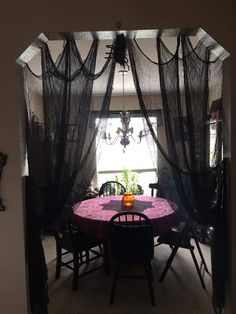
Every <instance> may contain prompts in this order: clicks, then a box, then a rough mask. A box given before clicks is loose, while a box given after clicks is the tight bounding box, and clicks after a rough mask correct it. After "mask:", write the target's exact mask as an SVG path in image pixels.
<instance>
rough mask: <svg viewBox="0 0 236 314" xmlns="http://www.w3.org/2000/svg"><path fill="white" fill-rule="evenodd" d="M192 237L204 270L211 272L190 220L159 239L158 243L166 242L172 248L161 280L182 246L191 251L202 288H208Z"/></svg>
mask: <svg viewBox="0 0 236 314" xmlns="http://www.w3.org/2000/svg"><path fill="white" fill-rule="evenodd" d="M191 239H193V240H194V241H195V244H196V248H197V250H198V253H199V255H200V258H201V263H202V265H203V267H204V270H205V271H206V272H207V273H209V270H208V267H207V264H206V261H205V259H204V256H203V253H202V250H201V247H200V244H199V242H198V240H197V237H196V235H195V233H194V229H193V228H192V224H191V223H190V222H186V223H184V224H183V226H182V228H178V229H173V230H171V231H169V232H168V233H166V234H164V235H161V236H159V237H158V239H157V245H161V244H166V245H169V246H170V247H171V249H172V251H171V254H170V256H169V258H168V259H167V261H166V265H165V268H164V270H163V272H162V273H161V276H160V278H159V281H160V282H162V281H163V280H164V278H165V276H166V273H167V271H168V270H169V268H170V266H171V264H172V262H173V259H174V257H175V255H176V253H177V251H178V249H179V248H182V249H188V250H189V251H190V253H191V256H192V259H193V262H194V265H195V267H196V270H197V274H198V277H199V279H200V281H201V285H202V288H203V289H206V286H205V283H204V280H203V276H202V274H201V270H200V267H199V265H198V262H197V259H196V256H195V253H194V248H195V247H194V245H192V244H191Z"/></svg>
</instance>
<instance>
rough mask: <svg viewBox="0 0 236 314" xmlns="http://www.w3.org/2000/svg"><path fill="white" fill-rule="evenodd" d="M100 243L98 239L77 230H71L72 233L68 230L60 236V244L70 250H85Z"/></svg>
mask: <svg viewBox="0 0 236 314" xmlns="http://www.w3.org/2000/svg"><path fill="white" fill-rule="evenodd" d="M102 243H103V241H99V240H98V239H96V238H94V237H92V236H89V235H87V234H84V233H82V232H79V231H76V232H73V233H72V234H70V233H69V232H68V233H64V234H63V236H62V238H61V246H62V247H63V248H64V249H65V250H67V251H70V252H73V251H79V252H81V251H85V250H88V249H90V248H93V247H95V246H98V245H99V244H102Z"/></svg>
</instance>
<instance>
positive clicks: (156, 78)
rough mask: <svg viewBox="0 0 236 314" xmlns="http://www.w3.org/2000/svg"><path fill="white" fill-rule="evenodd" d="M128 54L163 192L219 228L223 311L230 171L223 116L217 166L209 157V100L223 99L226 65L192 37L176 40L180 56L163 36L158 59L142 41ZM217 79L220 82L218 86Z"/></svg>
mask: <svg viewBox="0 0 236 314" xmlns="http://www.w3.org/2000/svg"><path fill="white" fill-rule="evenodd" d="M128 50H129V58H130V63H131V70H132V73H133V78H134V83H135V87H136V92H137V96H138V99H139V103H140V107H141V110H142V112H143V115H144V117H145V120H146V123H147V125H148V127H149V129H150V134H151V135H152V138H153V141H154V142H155V143H156V145H157V148H158V151H159V159H158V164H159V170H160V171H159V175H158V177H159V179H158V183H159V186H160V191H161V192H162V194H163V196H164V197H167V198H170V199H171V200H172V201H175V202H176V203H177V204H178V206H179V209H180V213H181V215H182V218H183V219H185V220H186V219H191V220H192V221H194V222H196V223H199V224H201V225H203V226H206V227H207V226H209V225H211V226H213V228H214V236H213V244H212V250H213V254H212V269H213V273H214V274H213V277H212V278H213V306H214V310H215V312H216V313H218V311H219V312H220V311H221V310H222V308H223V307H224V297H223V295H224V287H225V274H226V273H225V270H226V266H227V260H226V256H227V254H226V253H225V247H223V243H224V245H225V246H227V241H226V240H227V237H226V230H225V221H226V209H225V206H224V196H223V195H222V191H223V187H224V180H223V178H224V171H225V167H224V163H223V161H222V121H221V120H220V119H219V118H221V112H219V115H218V120H217V125H216V128H217V132H216V142H215V146H214V153H213V157H214V163H213V162H212V161H211V159H210V125H211V120H210V112H209V111H210V100H211V99H212V98H213V97H216V96H217V97H221V84H220V83H219V82H222V76H221V75H222V63H221V61H220V60H218V59H215V60H214V61H212V59H210V57H211V48H210V47H205V46H203V44H202V43H201V42H199V43H198V44H197V46H196V47H195V48H193V47H192V44H191V41H190V39H189V38H188V37H187V36H184V35H183V36H179V37H178V38H177V41H176V51H175V52H170V51H169V49H168V48H167V47H166V46H165V44H164V43H163V41H162V39H161V38H160V37H158V38H157V41H156V51H157V60H156V61H154V60H151V59H150V58H148V57H147V55H145V53H144V52H143V51H142V49H141V48H140V46H139V45H138V43H137V41H134V40H129V42H128ZM214 81H215V82H217V84H215V85H214ZM150 82H151V84H152V93H151V94H150V92H149V90H150V87H149V86H148V84H149V85H150ZM154 84H156V86H155V85H154ZM159 94H161V100H160V97H159ZM158 101H159V102H160V101H161V102H162V108H163V120H164V128H165V131H164V133H165V135H164V136H163V135H162V137H160V136H158V132H156V131H155V128H154V126H153V124H152V123H151V122H150V111H151V110H154V109H155V107H156V106H157V103H158ZM160 164H161V166H160ZM219 230H221V232H222V233H220V232H219ZM223 231H224V232H223ZM219 237H220V238H221V241H219ZM222 254H223V255H222Z"/></svg>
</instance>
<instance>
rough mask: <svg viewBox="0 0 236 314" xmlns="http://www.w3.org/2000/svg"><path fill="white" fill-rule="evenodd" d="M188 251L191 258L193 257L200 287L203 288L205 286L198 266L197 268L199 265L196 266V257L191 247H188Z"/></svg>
mask: <svg viewBox="0 0 236 314" xmlns="http://www.w3.org/2000/svg"><path fill="white" fill-rule="evenodd" d="M190 252H191V255H192V258H193V262H194V264H195V267H196V270H197V273H198V277H199V279H200V281H201V284H202V288H203V289H206V286H205V283H204V280H203V278H202V275H201V271H200V268H199V266H198V263H197V259H196V257H195V254H194V252H193V249H190Z"/></svg>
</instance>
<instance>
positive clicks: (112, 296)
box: [110, 264, 120, 304]
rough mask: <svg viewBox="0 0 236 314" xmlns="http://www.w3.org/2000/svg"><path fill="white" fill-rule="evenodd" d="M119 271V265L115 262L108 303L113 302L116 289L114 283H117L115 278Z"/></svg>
mask: <svg viewBox="0 0 236 314" xmlns="http://www.w3.org/2000/svg"><path fill="white" fill-rule="evenodd" d="M119 271H120V265H119V264H117V265H116V270H115V274H114V278H113V283H112V288H111V296H110V304H113V303H114V295H115V291H116V283H117V279H118V276H119Z"/></svg>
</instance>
